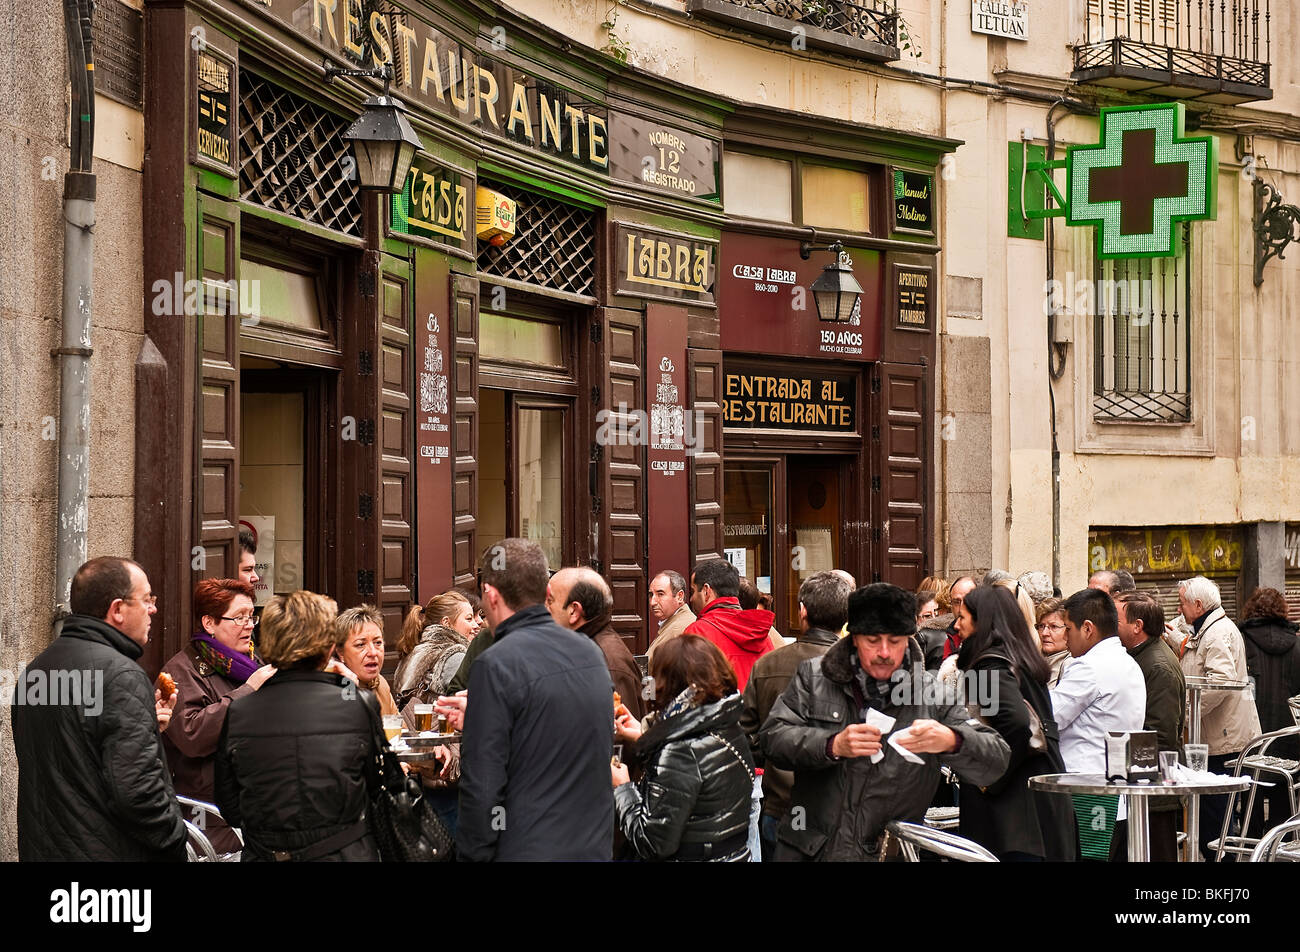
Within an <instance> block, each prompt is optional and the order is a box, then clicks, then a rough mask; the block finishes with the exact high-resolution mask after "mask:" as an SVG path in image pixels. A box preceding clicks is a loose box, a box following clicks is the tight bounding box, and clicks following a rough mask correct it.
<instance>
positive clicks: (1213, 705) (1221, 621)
mask: <svg viewBox="0 0 1300 952" xmlns="http://www.w3.org/2000/svg"><path fill="white" fill-rule="evenodd" d="M1179 664H1180V665H1181V666H1182V669H1183V676H1184V677H1187V678H1209V679H1211V680H1213V681H1245V680H1246V679H1247V674H1246V643H1245V642H1244V641H1243V640H1242V637H1241V632H1240V631H1238V630H1237V626H1236V625H1234V624H1233V623H1232V620H1231V619H1229V618H1228V616H1227V615H1226V614H1224V611H1223V609H1222V608H1216V609H1214V611H1212V612H1210V614H1209V616H1208V617H1207V618H1206V619H1205V623H1204V624H1203V625H1201V630H1200V632H1199V633H1197V634H1194V635H1192V636H1191V637H1190V638H1188V639H1187V643H1186V645H1185V646H1184V647H1183V651H1182V654H1181V656H1180V658H1179ZM1261 733H1263V732H1262V731H1261V730H1260V727H1259V711H1258V710H1256V708H1255V699H1254V697H1253V696H1252V694H1251V692H1250V691H1212V690H1211V691H1203V692H1201V743H1203V744H1209V745H1210V753H1211V754H1212V755H1218V754H1235V753H1237V752H1238V751H1240V750H1241V749H1242V748H1243V747H1245V746H1246V745H1247V744H1248V743H1250V741H1251V740H1252V739H1253V738H1255V737H1258V736H1259V735H1260V734H1261Z"/></svg>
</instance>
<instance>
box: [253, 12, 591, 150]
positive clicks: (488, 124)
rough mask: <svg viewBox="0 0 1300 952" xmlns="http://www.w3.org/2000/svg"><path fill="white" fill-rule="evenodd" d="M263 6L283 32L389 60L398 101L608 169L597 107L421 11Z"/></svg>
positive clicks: (363, 60) (362, 57) (352, 55)
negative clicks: (466, 40) (486, 51)
mask: <svg viewBox="0 0 1300 952" xmlns="http://www.w3.org/2000/svg"><path fill="white" fill-rule="evenodd" d="M268 5H269V7H270V9H271V13H272V14H273V15H274V16H275V17H276V18H278V19H279V20H281V21H282V22H284V23H285V24H286V25H287V26H288V27H289V28H290V29H292V30H294V31H295V32H297V33H299V34H301V35H304V36H306V37H307V38H308V39H310V40H312V41H313V42H315V43H318V44H320V45H321V46H323V47H324V48H326V49H328V50H330V51H331V52H334V53H337V54H338V55H340V56H342V57H345V58H346V59H349V60H351V61H352V62H353V63H355V64H357V65H358V66H382V65H384V64H391V65H392V66H393V83H392V91H393V92H394V93H395V94H397V95H399V96H401V97H402V98H403V99H407V100H409V101H411V102H415V103H419V104H420V105H423V106H425V107H427V108H428V109H430V110H433V111H435V112H440V113H444V114H446V115H451V116H455V117H457V118H459V119H461V120H463V121H465V122H469V123H473V124H475V125H478V126H481V127H482V128H483V129H484V130H485V131H488V132H491V133H495V134H497V135H500V136H502V137H504V138H506V139H510V140H513V141H514V142H516V143H518V144H520V145H523V146H525V147H526V148H530V149H537V150H538V151H541V152H547V153H550V154H552V155H556V156H560V157H562V158H565V159H567V160H569V161H571V162H576V163H579V164H581V165H583V166H586V167H588V168H591V169H595V170H599V171H601V172H605V171H607V169H608V167H609V132H608V126H607V122H606V118H607V115H608V114H607V111H606V109H605V107H604V106H602V105H599V104H598V103H595V102H593V101H591V100H588V99H585V98H583V96H582V95H581V94H579V93H575V92H573V91H572V90H568V89H564V88H561V87H560V86H558V85H555V84H553V83H551V82H549V81H547V80H546V79H544V78H542V77H539V76H535V75H529V74H526V73H523V72H521V71H519V70H517V69H514V68H513V67H511V66H509V65H507V64H505V63H504V62H499V61H496V60H494V59H492V58H490V57H488V56H485V55H482V54H480V53H478V52H477V51H475V50H474V49H473V48H472V47H469V46H466V45H464V44H462V43H460V42H459V41H457V40H455V39H453V38H452V37H451V36H450V35H449V34H448V33H447V32H445V31H444V30H442V29H440V28H439V27H437V26H435V25H434V23H432V22H431V20H432V18H433V13H432V11H431V10H429V9H427V8H423V7H419V8H413V9H412V10H410V11H408V10H405V9H403V8H401V7H398V6H397V5H395V4H393V5H386V6H388V10H389V11H390V12H380V11H379V10H375V9H372V7H373V5H372V4H369V3H363V2H362V0H306V2H304V0H270V2H269V4H268ZM502 39H503V42H502V44H501V50H502V51H503V52H504V51H505V49H506V44H505V43H504V34H502ZM492 48H493V49H495V48H496V45H495V43H493V45H492Z"/></svg>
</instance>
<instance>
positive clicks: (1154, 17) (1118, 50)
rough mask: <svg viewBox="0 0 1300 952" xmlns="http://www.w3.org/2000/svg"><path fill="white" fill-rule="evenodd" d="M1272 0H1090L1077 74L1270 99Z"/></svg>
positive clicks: (1186, 94) (1182, 93)
mask: <svg viewBox="0 0 1300 952" xmlns="http://www.w3.org/2000/svg"><path fill="white" fill-rule="evenodd" d="M1270 3H1271V0H1089V3H1088V15H1087V21H1086V24H1085V27H1084V38H1083V42H1082V43H1079V44H1078V45H1077V46H1075V48H1074V76H1073V78H1074V80H1075V82H1080V83H1094V84H1098V85H1103V86H1115V87H1119V88H1121V89H1129V90H1133V91H1136V92H1146V93H1150V94H1152V95H1157V96H1165V97H1167V98H1170V99H1195V100H1198V101H1200V102H1206V103H1241V102H1250V101H1253V100H1259V99H1271V98H1272V96H1273V91H1272V88H1271V87H1270V85H1269V59H1270V56H1271V53H1272V50H1271V36H1270V27H1271V24H1272V13H1271V10H1270Z"/></svg>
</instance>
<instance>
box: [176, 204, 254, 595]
mask: <svg viewBox="0 0 1300 952" xmlns="http://www.w3.org/2000/svg"><path fill="white" fill-rule="evenodd" d="M198 206H199V216H198V217H199V222H198V228H199V235H198V249H197V250H198V262H197V271H198V278H199V281H200V282H201V284H202V292H201V296H200V299H201V302H202V307H200V308H197V310H199V311H201V313H199V314H197V315H196V316H195V317H194V321H195V325H196V327H195V330H196V337H197V341H198V358H199V359H198V365H199V372H198V374H197V375H196V382H197V393H196V394H195V399H196V401H197V402H196V405H195V426H196V428H197V430H198V436H199V438H198V440H197V441H196V442H197V445H198V461H197V465H196V467H195V469H194V472H195V487H194V499H195V501H196V502H195V506H194V519H195V526H194V539H195V540H196V548H198V549H200V550H201V551H198V552H192V553H190V559H191V560H190V569H191V572H190V588H191V589H192V588H193V586H194V584H195V583H196V582H198V581H199V580H200V579H204V578H229V577H231V576H232V575H234V574H235V572H236V571H238V568H239V555H238V537H239V454H238V452H237V450H236V447H237V446H238V445H239V295H238V293H237V292H234V291H232V290H231V289H232V288H234V287H237V285H238V279H239V273H238V272H239V212H238V210H237V209H236V208H235V207H234V206H233V205H230V204H228V203H226V202H222V201H218V200H217V199H214V198H212V197H211V196H209V195H200V196H199V200H198ZM174 293H175V294H179V295H180V296H181V297H182V298H184V297H186V295H185V294H184V293H183V291H182V290H180V289H178V290H177V291H176V292H174ZM186 306H187V307H188V306H189V305H186ZM188 319H189V318H188V317H187V316H185V315H183V314H177V315H176V317H175V320H178V321H182V320H188Z"/></svg>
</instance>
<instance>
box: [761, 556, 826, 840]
mask: <svg viewBox="0 0 1300 952" xmlns="http://www.w3.org/2000/svg"><path fill="white" fill-rule="evenodd" d="M851 591H852V587H851V586H850V585H849V583H848V580H847V579H845V578H844V576H842V575H838V574H836V573H834V572H818V573H817V574H816V575H810V576H809V577H808V578H806V579H804V580H803V584H802V585H800V586H799V640H798V641H796V642H795V643H794V644H792V645H786V646H785V647H784V648H778V649H777V650H776V651H773V652H771V653H769V654H765V655H763V657H761V658H759V659H758V661H757V663H755V665H754V670H753V671H751V672H750V673H749V684H747V685H746V686H745V697H744V708H743V709H742V711H741V714H740V729H741V730H743V731H744V732H745V736H746V737H747V738H748V740H749V749H750V751H751V752H752V753H753V755H754V762H755V764H757V765H758V766H759V767H761V768H763V816H762V819H761V821H760V826H759V838H760V840H761V841H762V844H763V859H764V860H771V859H773V858H774V856H775V853H776V828H777V825H778V824H780V822H781V818H782V817H783V816H785V814H786V811H787V810H789V809H790V788H791V787H793V786H794V775H793V774H792V773H790V771H788V770H782V769H781V768H779V767H775V766H770V765H764V762H763V752H762V748H761V745H760V744H759V742H758V730H759V728H760V727H762V726H763V722H764V721H766V720H767V715H768V714H769V713H771V711H772V706H773V705H774V704H776V700H777V698H779V697H780V696H781V692H782V691H784V690H785V689H786V686H787V685H788V684H789V683H790V679H791V678H792V677H794V673H795V672H796V671H797V670H799V665H800V664H802V663H803V662H805V661H807V660H808V659H810V658H820V657H821V656H822V655H824V654H825V653H826V650H827V649H828V648H830V646H831V645H833V644H835V642H836V641H838V640H839V631H840V629H841V628H843V627H844V623H845V622H846V621H848V617H849V592H851Z"/></svg>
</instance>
